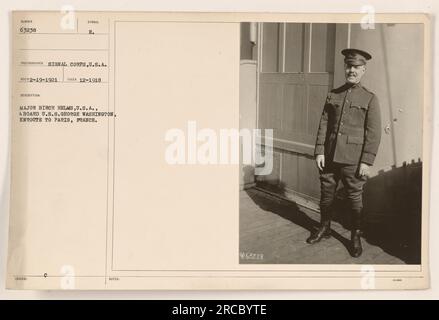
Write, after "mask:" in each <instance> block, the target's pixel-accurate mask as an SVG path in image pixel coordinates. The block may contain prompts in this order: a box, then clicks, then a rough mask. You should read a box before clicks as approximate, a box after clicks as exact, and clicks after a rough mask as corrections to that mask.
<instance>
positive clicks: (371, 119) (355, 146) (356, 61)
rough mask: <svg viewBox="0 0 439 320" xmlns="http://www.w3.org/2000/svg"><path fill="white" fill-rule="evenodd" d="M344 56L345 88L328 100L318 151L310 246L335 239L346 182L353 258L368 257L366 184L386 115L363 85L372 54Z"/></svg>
mask: <svg viewBox="0 0 439 320" xmlns="http://www.w3.org/2000/svg"><path fill="white" fill-rule="evenodd" d="M341 53H342V54H343V55H344V56H345V59H344V62H345V77H346V83H345V84H344V85H342V86H341V87H339V88H337V89H334V90H332V91H331V92H330V93H329V94H328V96H327V98H326V103H325V106H324V108H323V113H322V116H321V119H320V125H319V129H318V132H317V141H316V145H315V152H314V153H315V158H316V162H317V166H318V168H319V171H320V182H321V185H320V188H321V199H320V211H321V223H320V227H319V228H318V230H317V231H316V232H314V233H312V234H311V236H310V237H309V238H308V239H307V242H308V243H310V244H312V243H316V242H318V241H320V240H321V239H322V238H327V237H329V236H330V223H331V215H332V214H331V206H332V204H333V200H334V196H335V192H336V189H337V185H338V183H339V181H340V180H341V181H342V182H343V185H344V187H345V189H346V194H347V201H348V203H349V209H350V215H351V221H352V231H351V244H352V256H354V257H359V256H360V255H361V253H362V252H363V248H362V245H361V238H360V236H361V216H362V214H361V211H362V208H363V201H362V193H363V185H364V183H365V182H366V180H367V177H368V176H369V170H370V166H372V165H373V162H374V160H375V156H376V154H377V152H378V146H379V144H380V140H381V115H380V107H379V104H378V100H377V97H376V96H375V94H374V93H372V92H370V91H369V90H368V89H366V88H365V87H363V86H362V85H361V82H360V80H361V78H362V77H363V75H364V73H365V72H366V61H367V60H370V59H371V58H372V57H371V55H370V54H369V53H367V52H365V51H362V50H358V49H344V50H342V52H341Z"/></svg>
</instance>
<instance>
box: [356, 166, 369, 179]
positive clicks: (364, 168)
mask: <svg viewBox="0 0 439 320" xmlns="http://www.w3.org/2000/svg"><path fill="white" fill-rule="evenodd" d="M369 173H370V166H369V165H368V164H365V163H360V170H359V171H358V174H359V175H360V177H364V176H366V177H369Z"/></svg>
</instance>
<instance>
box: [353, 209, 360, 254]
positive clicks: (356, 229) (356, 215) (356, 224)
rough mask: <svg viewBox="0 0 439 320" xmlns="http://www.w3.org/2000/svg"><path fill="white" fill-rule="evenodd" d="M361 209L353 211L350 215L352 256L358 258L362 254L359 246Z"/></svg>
mask: <svg viewBox="0 0 439 320" xmlns="http://www.w3.org/2000/svg"><path fill="white" fill-rule="evenodd" d="M361 218H362V214H361V209H353V210H352V213H351V219H352V231H351V243H352V256H353V257H354V258H358V257H359V256H361V254H362V253H363V246H362V245H361V235H362V232H361Z"/></svg>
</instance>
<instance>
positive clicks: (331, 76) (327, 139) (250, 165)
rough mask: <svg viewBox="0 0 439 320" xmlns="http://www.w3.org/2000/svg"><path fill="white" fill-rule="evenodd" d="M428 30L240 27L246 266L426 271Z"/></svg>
mask: <svg viewBox="0 0 439 320" xmlns="http://www.w3.org/2000/svg"><path fill="white" fill-rule="evenodd" d="M424 32H425V31H424V25H423V24H421V23H376V24H372V25H363V24H360V23H358V24H352V23H278V22H276V23H269V22H264V23H252V22H248V23H242V24H241V51H240V58H241V60H240V128H241V131H245V130H248V131H249V132H253V133H255V134H254V135H253V136H254V137H255V139H245V135H242V136H241V175H240V213H239V222H240V234H239V261H240V263H241V264H367V265H409V264H411V265H417V264H421V242H422V241H421V239H422V234H421V222H422V221H421V220H422V219H421V217H422V170H423V169H422V167H423V156H422V155H423V150H422V145H423V136H422V133H423V127H422V124H423V114H424V85H425V84H424V63H425V61H424ZM249 144H250V145H249Z"/></svg>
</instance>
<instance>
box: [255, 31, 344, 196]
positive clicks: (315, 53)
mask: <svg viewBox="0 0 439 320" xmlns="http://www.w3.org/2000/svg"><path fill="white" fill-rule="evenodd" d="M259 30H260V31H261V33H262V34H261V38H262V41H261V47H260V53H261V56H262V65H261V66H260V70H259V105H258V110H259V112H258V114H259V116H258V121H259V122H258V126H259V128H263V129H274V132H273V135H274V147H275V151H276V152H275V154H276V174H272V175H271V176H270V178H268V179H267V178H264V177H259V178H257V180H258V181H264V182H270V183H271V184H277V185H278V186H280V187H281V189H285V191H288V192H295V193H298V194H302V195H305V196H309V197H311V198H318V197H319V190H318V187H319V181H318V171H317V169H316V167H315V164H314V160H313V152H314V143H315V139H316V133H317V129H318V122H319V119H320V115H321V112H322V108H323V104H324V102H325V99H326V95H327V93H328V91H329V90H330V89H331V88H332V85H333V71H334V51H335V35H336V33H335V25H333V24H309V23H308V24H303V23H301V24H298V23H285V24H282V23H278V24H275V23H263V24H261V25H260V28H259ZM269 38H271V39H269ZM276 176H277V177H278V178H277V179H274V178H275V177H276ZM280 192H282V191H280Z"/></svg>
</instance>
